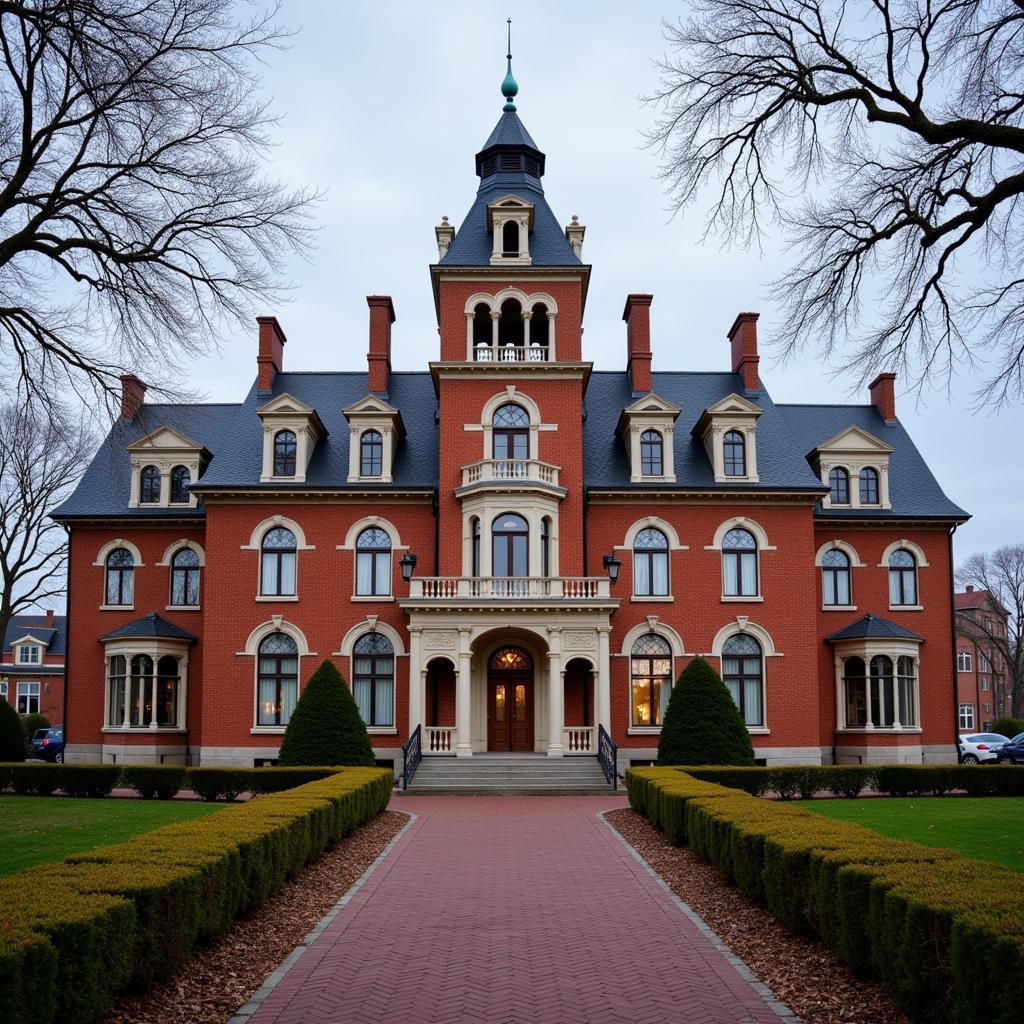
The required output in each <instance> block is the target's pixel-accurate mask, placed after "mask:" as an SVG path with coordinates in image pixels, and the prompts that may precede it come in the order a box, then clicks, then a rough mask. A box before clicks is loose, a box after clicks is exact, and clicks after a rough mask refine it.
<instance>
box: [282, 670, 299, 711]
mask: <svg viewBox="0 0 1024 1024" xmlns="http://www.w3.org/2000/svg"><path fill="white" fill-rule="evenodd" d="M285 664H287V663H282V671H283V669H284V665H285ZM297 670H298V666H297V665H296V671H297ZM298 696H299V680H298V678H297V677H296V678H294V679H282V680H281V724H282V725H287V724H288V720H289V719H290V718H291V717H292V712H293V711H294V710H295V702H296V701H297V700H298Z"/></svg>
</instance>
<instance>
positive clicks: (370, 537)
mask: <svg viewBox="0 0 1024 1024" xmlns="http://www.w3.org/2000/svg"><path fill="white" fill-rule="evenodd" d="M390 593H391V538H390V537H389V536H388V535H387V534H386V533H385V532H384V531H383V530H381V529H378V528H377V527H375V526H372V527H370V528H369V529H367V530H363V532H362V533H361V534H359V536H358V538H357V539H356V594H358V595H361V596H365V597H370V596H378V595H387V594H390Z"/></svg>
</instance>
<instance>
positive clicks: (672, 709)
mask: <svg viewBox="0 0 1024 1024" xmlns="http://www.w3.org/2000/svg"><path fill="white" fill-rule="evenodd" d="M753 763H754V748H753V747H752V746H751V744H750V735H749V734H748V733H747V727H746V726H745V725H744V724H743V719H742V718H741V717H740V710H739V708H738V707H736V702H735V701H734V700H733V699H732V696H731V694H730V693H729V690H728V688H727V687H726V685H725V683H723V682H722V678H721V676H719V674H718V673H717V672H716V671H715V670H714V669H713V668H712V667H711V666H710V665H709V664H708V663H707V662H706V661H705V660H704V659H703V658H694V659H693V661H691V662H690V664H689V665H687V666H686V668H684V669H683V671H682V672H681V673H680V674H679V679H678V680H677V681H676V685H675V686H674V687H673V689H672V696H671V698H670V699H669V702H668V708H666V710H665V721H664V722H663V723H662V726H661V739H660V740H659V741H658V764H735V765H752V764H753Z"/></svg>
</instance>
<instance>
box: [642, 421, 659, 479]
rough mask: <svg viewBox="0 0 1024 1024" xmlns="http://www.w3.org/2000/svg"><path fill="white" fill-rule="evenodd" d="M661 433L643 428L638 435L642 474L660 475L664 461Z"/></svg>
mask: <svg viewBox="0 0 1024 1024" xmlns="http://www.w3.org/2000/svg"><path fill="white" fill-rule="evenodd" d="M662 449H663V444H662V439H661V434H660V433H658V431H657V430H645V431H644V432H643V433H642V434H641V435H640V472H641V473H642V474H643V475H644V476H662V475H663V473H664V462H663V455H662Z"/></svg>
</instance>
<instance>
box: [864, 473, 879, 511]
mask: <svg viewBox="0 0 1024 1024" xmlns="http://www.w3.org/2000/svg"><path fill="white" fill-rule="evenodd" d="M860 503H861V504H862V505H877V504H878V470H877V469H872V468H871V467H870V466H868V467H867V468H866V469H862V470H861V471H860Z"/></svg>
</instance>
